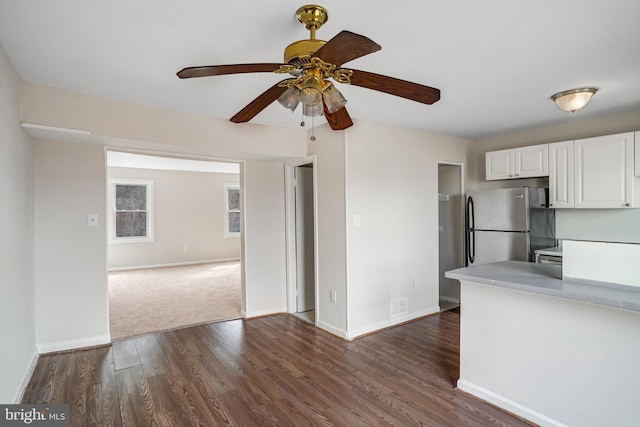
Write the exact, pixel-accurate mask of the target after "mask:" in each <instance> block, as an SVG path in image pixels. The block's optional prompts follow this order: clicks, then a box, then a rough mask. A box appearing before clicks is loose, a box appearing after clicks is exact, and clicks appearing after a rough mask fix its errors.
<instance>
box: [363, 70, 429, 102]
mask: <svg viewBox="0 0 640 427" xmlns="http://www.w3.org/2000/svg"><path fill="white" fill-rule="evenodd" d="M352 71H353V74H352V75H351V84H352V85H354V86H360V87H366V88H367V89H373V90H377V91H380V92H385V93H388V94H390V95H395V96H400V97H402V98H406V99H410V100H412V101H416V102H421V103H423V104H433V103H434V102H436V101H437V100H439V99H440V89H436V88H434V87H429V86H424V85H421V84H418V83H411V82H408V81H406V80H400V79H396V78H394V77H388V76H383V75H381V74H374V73H369V72H367V71H358V70H352Z"/></svg>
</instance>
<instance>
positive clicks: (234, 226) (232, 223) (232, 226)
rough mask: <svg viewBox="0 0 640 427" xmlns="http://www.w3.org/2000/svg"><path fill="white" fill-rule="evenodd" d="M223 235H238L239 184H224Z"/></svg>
mask: <svg viewBox="0 0 640 427" xmlns="http://www.w3.org/2000/svg"><path fill="white" fill-rule="evenodd" d="M224 208H225V215H224V237H239V236H240V185H238V184H225V185H224Z"/></svg>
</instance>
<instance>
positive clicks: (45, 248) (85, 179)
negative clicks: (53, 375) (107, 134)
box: [33, 140, 110, 352]
mask: <svg viewBox="0 0 640 427" xmlns="http://www.w3.org/2000/svg"><path fill="white" fill-rule="evenodd" d="M33 159H34V192H35V203H34V208H35V285H36V324H37V339H38V347H39V349H40V352H49V351H57V350H64V349H67V348H74V347H82V346H90V345H98V344H103V343H107V342H109V341H110V338H109V322H108V311H107V307H108V305H107V269H106V259H107V241H106V229H105V215H104V213H105V197H106V196H105V188H106V171H105V152H104V148H103V147H101V146H99V145H92V144H78V143H72V142H53V141H42V140H36V141H35V142H34V152H33ZM88 214H98V226H97V227H89V226H88V224H87V215H88ZM79 320H81V321H79Z"/></svg>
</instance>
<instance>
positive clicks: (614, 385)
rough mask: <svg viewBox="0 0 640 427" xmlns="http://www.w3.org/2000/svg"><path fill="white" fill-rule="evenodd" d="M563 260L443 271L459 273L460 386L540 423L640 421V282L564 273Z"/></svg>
mask: <svg viewBox="0 0 640 427" xmlns="http://www.w3.org/2000/svg"><path fill="white" fill-rule="evenodd" d="M570 246H571V245H570ZM576 246H578V245H576ZM609 246H611V245H606V247H607V249H608V248H609ZM613 246H615V245H613ZM590 249H592V247H590ZM632 250H633V251H634V252H633V254H634V255H635V253H636V252H635V251H637V250H638V248H637V247H634V248H632ZM565 251H566V247H565ZM563 268H564V267H561V266H559V265H548V264H534V263H527V262H519V261H503V262H498V263H492V264H483V265H475V266H471V267H466V268H461V269H457V270H452V271H449V272H447V273H446V277H448V278H451V279H458V280H460V282H461V319H460V379H459V380H458V388H459V389H461V390H463V391H465V392H468V393H470V394H473V395H475V396H477V397H480V398H482V399H484V400H486V401H488V402H491V403H493V404H495V405H497V406H499V407H501V408H504V409H506V410H508V411H510V412H513V413H515V414H517V415H520V416H522V417H524V418H526V419H529V420H531V421H533V422H535V423H537V424H540V425H552V426H563V425H568V426H578V425H579V426H602V425H619V426H626V425H637V424H635V423H637V421H638V420H639V419H640V404H639V403H640V393H639V392H638V389H637V384H638V383H640V364H639V363H638V357H639V355H640V338H639V337H640V287H638V286H633V285H632V284H629V282H624V281H623V282H618V283H606V282H598V281H594V280H585V279H569V278H567V277H565V278H564V279H563V277H562V269H563ZM627 268H631V269H640V267H638V266H637V265H633V264H632V265H629V264H627ZM635 274H636V273H635V272H632V277H633V280H635V277H636V276H635ZM621 283H624V284H621Z"/></svg>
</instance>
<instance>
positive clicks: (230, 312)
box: [106, 150, 243, 340]
mask: <svg viewBox="0 0 640 427" xmlns="http://www.w3.org/2000/svg"><path fill="white" fill-rule="evenodd" d="M241 173H242V170H241V164H240V163H238V162H230V161H222V160H213V159H207V158H184V157H167V156H164V155H154V154H152V153H132V152H122V151H116V150H108V151H107V178H108V184H109V185H108V191H107V201H106V203H107V206H108V209H107V216H106V218H107V219H108V221H109V222H108V225H107V227H106V228H107V260H108V269H109V275H108V298H109V323H110V332H111V337H112V339H113V340H118V339H124V338H129V337H132V336H136V335H141V334H146V333H152V332H157V331H162V330H169V329H176V328H181V327H186V326H192V325H196V324H202V323H211V322H216V321H221V320H228V319H233V318H238V317H240V316H241V304H242V301H241V299H242V275H241V273H242V251H241V246H242V245H241V242H242V238H243V237H242V233H241V229H240V224H241V216H242V212H241V210H240V208H241V206H240V200H241V197H240V191H241V183H240V177H241Z"/></svg>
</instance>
